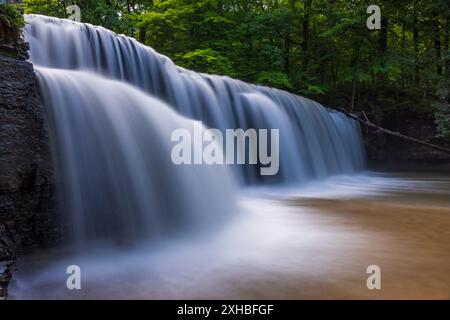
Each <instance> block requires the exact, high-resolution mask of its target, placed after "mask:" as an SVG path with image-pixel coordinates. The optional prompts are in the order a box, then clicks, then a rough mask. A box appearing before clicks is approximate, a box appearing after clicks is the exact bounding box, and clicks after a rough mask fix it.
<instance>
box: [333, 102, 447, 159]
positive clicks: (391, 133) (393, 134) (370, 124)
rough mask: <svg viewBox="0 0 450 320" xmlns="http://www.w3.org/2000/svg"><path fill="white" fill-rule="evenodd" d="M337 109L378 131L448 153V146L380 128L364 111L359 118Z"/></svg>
mask: <svg viewBox="0 0 450 320" xmlns="http://www.w3.org/2000/svg"><path fill="white" fill-rule="evenodd" d="M338 110H339V111H340V112H342V113H343V114H345V115H346V116H347V117H349V118H351V119H354V120H356V121H358V122H359V123H361V124H363V125H365V126H366V127H368V128H373V129H377V130H378V131H381V132H384V133H386V134H389V135H391V136H394V137H398V138H401V139H404V140H408V141H411V142H414V143H417V144H420V145H422V146H425V147H428V148H431V149H434V150H439V151H441V152H444V153H447V154H450V149H448V148H444V147H441V146H438V145H435V144H432V143H429V142H426V141H423V140H419V139H416V138H413V137H409V136H406V135H404V134H401V133H400V132H394V131H391V130H388V129H385V128H382V127H380V126H377V125H376V124H374V123H372V122H371V121H370V120H369V118H368V117H367V115H366V113H365V112H363V113H362V114H363V116H364V119H361V118H360V117H358V116H357V115H355V114H353V113H350V112H348V111H347V110H345V109H343V108H339V109H338Z"/></svg>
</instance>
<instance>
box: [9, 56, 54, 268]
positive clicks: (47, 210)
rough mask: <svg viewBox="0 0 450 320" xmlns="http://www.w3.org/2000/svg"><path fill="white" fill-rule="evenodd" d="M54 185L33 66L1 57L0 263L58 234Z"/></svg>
mask: <svg viewBox="0 0 450 320" xmlns="http://www.w3.org/2000/svg"><path fill="white" fill-rule="evenodd" d="M53 189H54V187H53V170H52V160H51V156H50V147H49V138H48V133H47V131H46V127H45V124H44V110H43V108H42V104H41V102H40V99H39V97H38V95H37V90H36V77H35V73H34V70H33V66H32V64H30V63H29V62H26V61H21V60H17V59H13V58H9V57H4V56H0V261H5V260H11V259H14V257H15V255H16V254H17V253H18V252H19V251H20V250H21V249H23V248H28V247H37V246H43V245H46V244H50V243H53V242H54V241H55V240H56V239H57V238H58V230H57V228H56V223H55V221H56V218H55V212H54V210H53V208H54V192H53Z"/></svg>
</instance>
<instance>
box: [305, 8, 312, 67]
mask: <svg viewBox="0 0 450 320" xmlns="http://www.w3.org/2000/svg"><path fill="white" fill-rule="evenodd" d="M311 3H312V0H305V16H304V18H303V70H304V71H305V72H306V70H308V54H309V52H308V51H309V16H310V11H311Z"/></svg>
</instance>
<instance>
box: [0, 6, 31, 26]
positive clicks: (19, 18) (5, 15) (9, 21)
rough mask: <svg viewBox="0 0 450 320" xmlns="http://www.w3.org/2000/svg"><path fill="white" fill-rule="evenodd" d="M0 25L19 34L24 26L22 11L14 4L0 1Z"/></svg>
mask: <svg viewBox="0 0 450 320" xmlns="http://www.w3.org/2000/svg"><path fill="white" fill-rule="evenodd" d="M0 25H1V26H6V27H7V28H10V29H12V30H13V31H14V32H16V33H17V34H19V32H20V30H21V29H22V28H23V27H24V26H25V21H24V19H23V15H22V13H21V12H20V11H19V9H18V8H17V7H16V6H15V5H11V4H5V3H0Z"/></svg>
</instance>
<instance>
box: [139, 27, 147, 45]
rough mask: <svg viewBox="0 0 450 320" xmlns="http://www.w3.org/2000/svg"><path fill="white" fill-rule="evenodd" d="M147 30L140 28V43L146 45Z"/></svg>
mask: <svg viewBox="0 0 450 320" xmlns="http://www.w3.org/2000/svg"><path fill="white" fill-rule="evenodd" d="M146 33H147V30H146V29H145V28H144V27H141V28H139V42H140V43H143V44H145V40H146Z"/></svg>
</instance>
